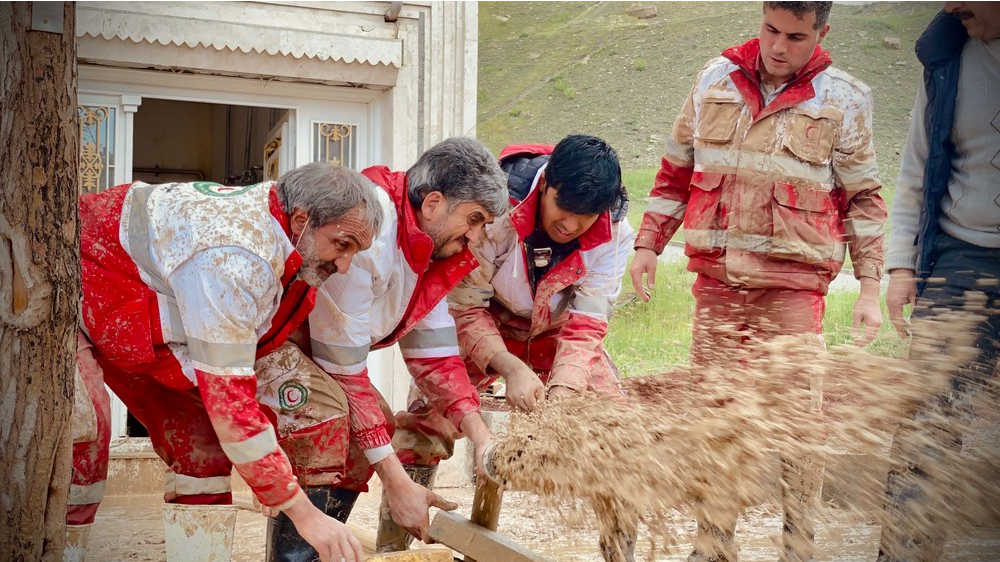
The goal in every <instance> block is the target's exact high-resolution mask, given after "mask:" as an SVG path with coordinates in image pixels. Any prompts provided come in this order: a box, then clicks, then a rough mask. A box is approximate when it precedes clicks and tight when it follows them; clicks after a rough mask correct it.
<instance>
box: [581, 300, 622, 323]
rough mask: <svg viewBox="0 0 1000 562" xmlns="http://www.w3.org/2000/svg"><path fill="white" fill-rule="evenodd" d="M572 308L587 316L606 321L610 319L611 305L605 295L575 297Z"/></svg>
mask: <svg viewBox="0 0 1000 562" xmlns="http://www.w3.org/2000/svg"><path fill="white" fill-rule="evenodd" d="M572 308H573V309H574V310H576V311H577V312H580V313H583V314H586V315H587V316H591V317H595V318H598V319H601V320H604V321H607V319H608V318H610V317H611V310H612V308H613V305H612V304H611V301H610V300H609V299H608V297H607V296H606V295H593V296H585V295H576V297H575V298H574V299H573V306H572Z"/></svg>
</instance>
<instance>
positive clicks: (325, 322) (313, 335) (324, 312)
mask: <svg viewBox="0 0 1000 562" xmlns="http://www.w3.org/2000/svg"><path fill="white" fill-rule="evenodd" d="M362 254H364V252H361V253H359V254H357V255H356V256H355V258H354V261H353V263H352V264H351V268H350V269H348V270H347V273H335V274H333V275H331V276H330V277H329V278H328V279H327V280H326V282H325V283H323V286H322V287H320V288H319V290H317V291H316V307H315V308H314V309H313V311H312V313H311V314H310V315H309V337H310V339H311V340H312V353H313V359H314V360H315V361H316V364H318V365H319V366H320V367H322V368H323V369H324V370H325V371H327V372H328V373H335V374H338V375H355V374H359V373H362V372H363V371H364V370H365V369H366V368H367V366H368V351H369V350H370V349H371V345H372V334H371V320H370V318H371V309H372V305H373V304H374V302H375V296H374V293H373V292H372V273H371V267H368V266H370V265H371V263H367V262H366V256H362Z"/></svg>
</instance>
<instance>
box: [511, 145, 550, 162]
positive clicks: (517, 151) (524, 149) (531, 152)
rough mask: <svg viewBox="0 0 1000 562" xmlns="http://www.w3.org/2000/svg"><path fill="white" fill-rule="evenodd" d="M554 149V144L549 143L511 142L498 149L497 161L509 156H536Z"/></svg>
mask: <svg viewBox="0 0 1000 562" xmlns="http://www.w3.org/2000/svg"><path fill="white" fill-rule="evenodd" d="M554 149H555V145H551V144H511V145H508V146H505V147H504V149H503V150H501V151H500V156H498V157H497V160H498V161H501V162H502V161H503V160H505V159H506V158H509V157H511V156H518V155H522V156H537V155H539V154H552V151H553V150H554Z"/></svg>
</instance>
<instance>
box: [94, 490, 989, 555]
mask: <svg viewBox="0 0 1000 562" xmlns="http://www.w3.org/2000/svg"><path fill="white" fill-rule="evenodd" d="M441 493H442V495H444V496H446V497H448V498H449V499H452V500H454V501H456V502H458V503H459V504H460V507H459V512H460V513H461V514H463V515H464V516H468V515H469V512H470V511H471V505H472V497H473V488H471V487H468V488H448V489H444V490H441ZM378 501H379V494H378V493H377V488H376V489H375V492H373V493H368V494H363V495H362V496H361V499H360V500H359V501H358V504H357V506H356V508H355V510H354V513H353V514H352V515H351V519H350V520H351V522H352V523H354V524H356V525H358V526H360V527H361V528H362V529H365V530H368V531H370V532H371V533H374V531H375V528H376V527H375V525H376V523H375V521H376V515H377V511H378ZM160 505H161V503H160V498H159V497H158V496H117V497H108V498H107V499H106V501H105V503H104V505H102V507H101V510H100V511H99V512H98V515H97V520H96V522H95V524H94V527H93V531H92V535H91V549H90V553H89V556H88V560H89V561H90V562H103V561H136V562H162V561H164V560H166V554H165V546H164V542H163V525H162V511H161V509H160ZM675 528H676V529H677V535H678V545H677V546H676V547H674V548H672V549H671V550H670V552H669V553H666V554H664V553H662V552H661V553H657V554H655V555H654V556H650V550H649V545H648V542H644V541H643V533H642V532H641V531H640V546H639V548H638V549H637V555H638V556H637V559H638V560H656V561H670V562H680V561H683V560H684V559H685V558H686V556H687V554H688V552H689V551H690V542H689V537H690V534H691V533H692V532H693V531H694V525H693V523H692V522H690V521H689V520H688V519H687V517H685V516H684V514H681V513H678V514H677V522H676V523H675ZM780 531H781V513H780V510H779V509H778V508H777V506H775V505H762V506H757V507H754V508H751V509H750V510H749V511H748V512H747V513H745V514H744V516H743V517H742V518H741V520H740V523H739V526H738V527H737V536H738V540H739V541H740V543H741V551H740V560H741V561H742V562H775V561H776V560H777V559H778V549H777V548H776V546H775V544H776V541H778V540H780V539H779V533H780ZM264 532H265V520H264V518H263V517H261V516H260V515H259V514H257V513H254V512H252V511H249V510H245V509H241V510H240V511H239V515H238V517H237V527H236V538H235V541H234V543H235V545H234V549H233V562H258V561H259V562H263V560H264ZM500 532H501V533H503V534H505V535H506V536H508V537H510V538H511V539H513V540H515V541H517V542H519V543H521V544H523V545H525V546H527V547H529V548H531V549H533V550H535V551H536V552H538V553H539V554H541V555H543V556H546V557H548V558H550V559H552V560H553V561H555V562H558V561H565V562H583V561H599V560H600V559H601V558H600V554H599V552H598V550H597V547H596V545H597V535H596V533H595V532H594V531H592V530H588V529H583V528H567V527H566V526H565V525H563V524H561V523H560V522H559V515H558V514H557V513H555V512H553V511H552V510H551V509H548V508H543V507H541V506H540V505H539V503H538V501H537V500H536V499H535V497H534V496H533V495H532V494H528V493H524V492H508V493H507V494H506V495H505V497H504V506H503V511H502V515H501V517H500ZM818 535H819V536H818V547H819V553H818V556H817V559H816V560H817V562H873V561H874V560H875V554H876V551H877V548H878V538H879V528H878V527H877V526H875V525H873V524H871V522H870V521H867V522H866V521H860V520H858V517H857V516H856V515H849V514H848V513H847V512H846V511H841V510H838V509H835V508H831V509H827V510H825V513H824V516H823V521H821V522H820V524H819V533H818ZM998 560H1000V529H993V528H977V529H975V530H974V532H973V534H972V535H970V536H966V537H956V538H954V539H953V540H952V541H950V542H949V543H948V546H947V548H946V549H945V555H944V557H943V558H942V562H996V561H998ZM497 562H502V561H497Z"/></svg>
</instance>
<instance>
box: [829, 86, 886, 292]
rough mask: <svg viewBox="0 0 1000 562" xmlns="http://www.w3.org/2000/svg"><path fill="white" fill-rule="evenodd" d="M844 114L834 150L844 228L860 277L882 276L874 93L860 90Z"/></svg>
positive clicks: (882, 205)
mask: <svg viewBox="0 0 1000 562" xmlns="http://www.w3.org/2000/svg"><path fill="white" fill-rule="evenodd" d="M858 97H859V99H858V100H856V103H850V104H848V106H849V107H850V109H849V110H848V111H847V112H846V113H845V115H844V121H843V124H842V125H841V132H840V133H841V134H840V139H839V142H838V144H837V146H836V148H835V149H834V153H833V174H834V178H835V179H836V182H837V184H838V185H839V186H840V187H841V188H842V189H843V192H844V203H843V205H844V206H843V208H842V212H843V215H844V230H845V232H846V234H847V242H848V245H849V248H850V252H851V261H852V262H853V264H854V276H855V277H856V278H859V279H860V278H861V277H870V278H872V279H875V280H878V279H881V277H882V262H883V242H884V225H885V219H886V216H887V213H886V207H885V201H883V200H882V195H881V194H880V193H879V191H880V190H881V189H882V182H881V181H880V180H879V177H878V163H877V162H876V161H875V139H874V135H873V134H872V100H871V93H870V92H869V91H867V89H865V91H863V92H859V93H858Z"/></svg>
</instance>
